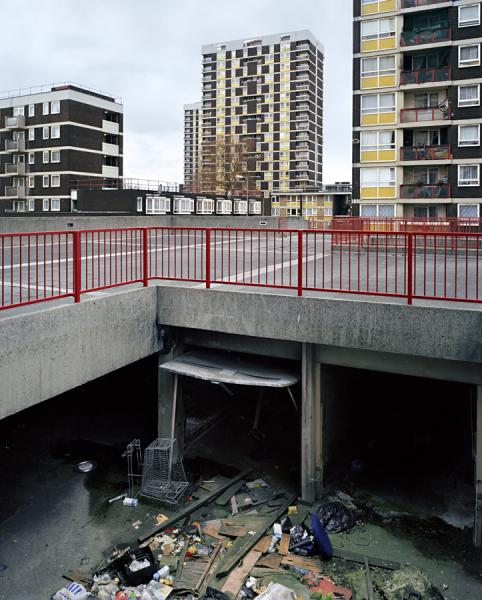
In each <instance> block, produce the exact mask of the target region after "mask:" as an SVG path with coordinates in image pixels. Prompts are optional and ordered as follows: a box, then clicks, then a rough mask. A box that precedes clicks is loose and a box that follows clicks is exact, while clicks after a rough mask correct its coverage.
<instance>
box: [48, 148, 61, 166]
mask: <svg viewBox="0 0 482 600" xmlns="http://www.w3.org/2000/svg"><path fill="white" fill-rule="evenodd" d="M50 162H53V163H59V162H60V150H52V151H51V152H50Z"/></svg>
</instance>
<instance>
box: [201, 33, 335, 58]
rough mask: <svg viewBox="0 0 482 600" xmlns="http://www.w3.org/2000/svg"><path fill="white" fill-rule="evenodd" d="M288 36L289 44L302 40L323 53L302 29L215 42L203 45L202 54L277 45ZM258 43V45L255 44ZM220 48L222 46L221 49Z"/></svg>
mask: <svg viewBox="0 0 482 600" xmlns="http://www.w3.org/2000/svg"><path fill="white" fill-rule="evenodd" d="M285 36H286V37H287V36H289V41H290V42H301V41H304V40H308V41H310V42H311V43H312V44H314V45H315V46H316V47H317V48H319V50H320V51H321V52H322V53H324V48H323V45H322V44H321V42H320V41H319V40H318V39H317V38H316V37H315V36H314V35H313V34H312V33H311V31H310V30H309V29H302V30H300V31H287V32H285V33H275V34H271V35H260V36H258V37H251V38H244V39H241V40H231V41H228V42H217V43H215V44H204V45H203V46H202V53H203V54H214V53H215V52H220V51H222V50H241V49H243V48H250V47H251V48H252V47H253V46H256V45H263V46H266V45H269V44H279V43H280V42H281V41H282V38H284V37H285ZM256 42H258V44H256ZM221 46H224V47H223V48H221Z"/></svg>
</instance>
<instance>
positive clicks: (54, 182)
mask: <svg viewBox="0 0 482 600" xmlns="http://www.w3.org/2000/svg"><path fill="white" fill-rule="evenodd" d="M50 187H55V188H57V187H60V175H51V176H50Z"/></svg>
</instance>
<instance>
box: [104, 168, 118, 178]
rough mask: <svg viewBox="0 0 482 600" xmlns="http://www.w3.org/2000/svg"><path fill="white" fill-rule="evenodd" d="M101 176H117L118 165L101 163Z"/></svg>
mask: <svg viewBox="0 0 482 600" xmlns="http://www.w3.org/2000/svg"><path fill="white" fill-rule="evenodd" d="M102 177H119V167H111V166H109V165H102Z"/></svg>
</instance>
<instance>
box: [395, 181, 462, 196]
mask: <svg viewBox="0 0 482 600" xmlns="http://www.w3.org/2000/svg"><path fill="white" fill-rule="evenodd" d="M400 198H403V199H406V198H408V199H418V198H423V199H429V200H435V199H437V198H450V185H449V184H448V183H435V184H427V185H425V184H418V183H403V184H402V185H401V186H400Z"/></svg>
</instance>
